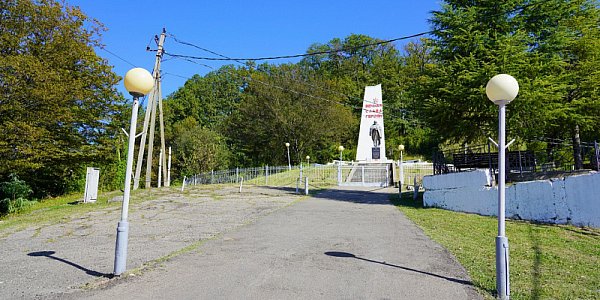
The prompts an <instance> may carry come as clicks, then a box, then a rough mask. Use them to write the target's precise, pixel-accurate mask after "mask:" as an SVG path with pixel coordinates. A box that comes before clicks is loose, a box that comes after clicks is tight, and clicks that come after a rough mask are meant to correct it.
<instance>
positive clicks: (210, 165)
mask: <svg viewBox="0 0 600 300" xmlns="http://www.w3.org/2000/svg"><path fill="white" fill-rule="evenodd" d="M173 133H174V137H173V148H174V160H175V162H174V165H173V169H174V170H178V174H179V176H190V175H193V174H197V173H201V172H206V171H210V170H219V169H226V168H227V167H228V166H229V156H230V155H231V154H230V152H229V150H228V148H227V145H226V143H225V140H224V138H223V137H222V136H221V135H220V134H218V133H217V132H215V131H212V130H210V129H208V128H206V127H202V126H200V125H199V123H198V121H196V120H195V119H194V118H193V117H191V116H189V117H187V118H185V119H184V120H183V121H180V122H177V123H175V124H174V125H173Z"/></svg>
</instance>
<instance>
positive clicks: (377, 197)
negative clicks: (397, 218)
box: [313, 188, 392, 205]
mask: <svg viewBox="0 0 600 300" xmlns="http://www.w3.org/2000/svg"><path fill="white" fill-rule="evenodd" d="M382 189H384V188H372V189H357V190H350V189H336V188H331V189H327V190H324V191H322V192H320V193H318V194H316V195H313V197H314V198H317V199H324V200H335V201H343V202H352V203H360V204H379V205H392V203H391V202H390V200H389V198H390V194H388V193H382V192H380V190H382Z"/></svg>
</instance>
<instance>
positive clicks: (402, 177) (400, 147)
mask: <svg viewBox="0 0 600 300" xmlns="http://www.w3.org/2000/svg"><path fill="white" fill-rule="evenodd" d="M398 151H400V162H399V165H400V166H399V167H400V180H398V182H399V185H400V186H399V187H398V188H399V189H400V197H402V184H404V165H403V161H402V152H403V151H404V145H398Z"/></svg>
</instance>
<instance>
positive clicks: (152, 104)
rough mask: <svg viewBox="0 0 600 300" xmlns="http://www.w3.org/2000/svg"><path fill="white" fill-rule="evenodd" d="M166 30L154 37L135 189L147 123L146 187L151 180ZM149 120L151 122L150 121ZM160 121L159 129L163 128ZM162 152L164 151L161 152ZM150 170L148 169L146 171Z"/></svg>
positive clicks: (138, 179)
mask: <svg viewBox="0 0 600 300" xmlns="http://www.w3.org/2000/svg"><path fill="white" fill-rule="evenodd" d="M165 36H166V30H165V29H164V28H163V31H162V33H161V34H160V37H156V38H157V39H158V50H157V51H156V60H155V62H154V70H153V72H152V77H154V89H153V90H152V92H151V93H150V95H148V104H147V106H146V115H145V117H144V129H143V131H142V137H141V140H140V147H139V151H138V159H137V164H136V166H135V176H134V179H133V189H134V190H136V189H138V188H139V184H140V175H141V172H142V162H143V159H144V150H145V149H144V148H145V145H146V134H148V124H149V123H152V125H151V128H150V130H151V131H150V139H149V141H148V158H147V160H146V166H147V167H146V185H145V186H146V188H150V187H151V186H150V180H151V173H150V172H151V170H152V148H153V146H154V119H155V118H156V104H157V103H156V101H157V95H158V99H159V100H160V97H161V96H160V95H161V94H160V93H161V89H160V64H161V60H162V55H163V52H164V49H163V45H164V42H165ZM150 121H151V122H150ZM162 125H163V124H162V122H161V131H162V130H163V127H162ZM163 153H164V152H163ZM148 170H150V171H148Z"/></svg>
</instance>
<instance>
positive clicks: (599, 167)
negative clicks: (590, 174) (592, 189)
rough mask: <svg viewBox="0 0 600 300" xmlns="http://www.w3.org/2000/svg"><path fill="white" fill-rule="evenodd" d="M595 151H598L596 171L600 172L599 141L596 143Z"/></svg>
mask: <svg viewBox="0 0 600 300" xmlns="http://www.w3.org/2000/svg"><path fill="white" fill-rule="evenodd" d="M594 150H596V151H595V152H596V155H595V156H596V171H600V147H598V141H594Z"/></svg>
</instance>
